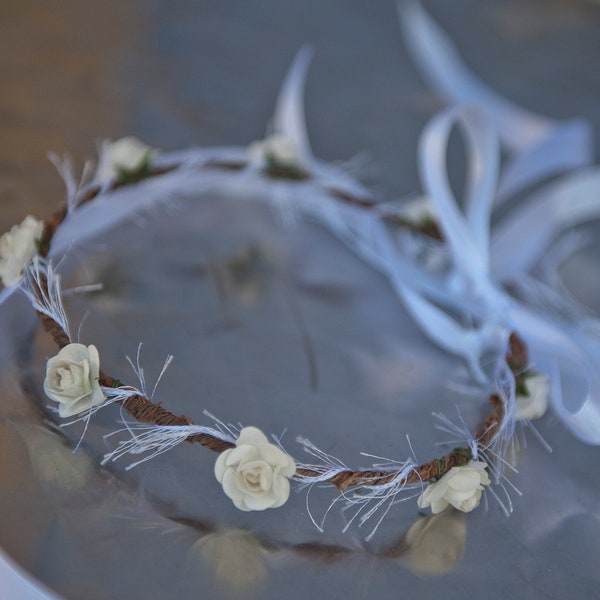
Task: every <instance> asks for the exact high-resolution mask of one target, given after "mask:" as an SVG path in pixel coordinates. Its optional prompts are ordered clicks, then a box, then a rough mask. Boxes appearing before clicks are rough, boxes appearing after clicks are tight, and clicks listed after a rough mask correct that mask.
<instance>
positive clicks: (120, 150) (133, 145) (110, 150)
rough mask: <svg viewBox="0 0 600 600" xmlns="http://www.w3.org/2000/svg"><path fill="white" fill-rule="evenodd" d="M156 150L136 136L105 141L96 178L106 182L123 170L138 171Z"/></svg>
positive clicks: (115, 177) (116, 176) (116, 177)
mask: <svg viewBox="0 0 600 600" xmlns="http://www.w3.org/2000/svg"><path fill="white" fill-rule="evenodd" d="M155 152H156V150H154V149H153V148H151V147H150V146H147V145H146V144H144V143H143V142H141V141H140V140H138V139H137V138H134V137H124V138H121V139H119V140H117V141H115V142H111V141H108V140H107V141H104V142H103V143H102V148H101V151H100V161H99V164H98V168H97V169H96V177H95V179H96V180H97V181H102V182H106V181H112V180H114V179H118V177H119V176H120V175H121V172H125V173H136V172H137V171H139V170H140V169H141V168H142V167H143V166H144V164H145V163H146V161H147V160H148V159H150V158H151V157H152V156H153V154H155Z"/></svg>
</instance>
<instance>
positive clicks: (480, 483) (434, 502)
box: [417, 460, 490, 514]
mask: <svg viewBox="0 0 600 600" xmlns="http://www.w3.org/2000/svg"><path fill="white" fill-rule="evenodd" d="M486 467H487V464H486V463H484V462H482V461H478V460H472V461H471V462H469V463H468V464H466V465H464V466H462V467H452V468H451V469H450V470H449V471H448V472H447V473H446V474H445V475H444V476H443V477H442V478H441V479H440V480H439V481H436V482H435V483H430V484H429V485H428V486H427V487H426V488H425V491H424V492H423V493H422V494H421V495H420V496H419V499H418V501H417V504H418V505H419V508H427V507H428V506H431V512H432V513H434V514H437V513H440V512H442V511H443V510H444V509H445V508H446V507H448V506H449V505H450V504H451V505H452V506H454V508H457V509H458V510H461V511H463V512H471V511H472V510H473V509H474V508H477V507H478V506H479V501H480V500H481V493H482V492H483V488H484V486H486V485H489V484H490V478H489V477H488V474H487V471H486Z"/></svg>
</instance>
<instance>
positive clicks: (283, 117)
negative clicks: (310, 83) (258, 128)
mask: <svg viewBox="0 0 600 600" xmlns="http://www.w3.org/2000/svg"><path fill="white" fill-rule="evenodd" d="M312 55H313V50H312V48H311V47H310V46H303V47H302V48H301V49H300V50H299V52H298V54H296V58H295V59H294V62H293V63H292V66H291V67H290V69H289V71H288V73H287V75H286V77H285V79H284V82H283V84H282V86H281V89H280V91H279V96H278V98H277V104H276V105H275V113H274V115H273V120H272V123H271V129H272V131H271V133H275V134H280V135H283V136H285V137H286V138H288V139H290V140H291V141H292V142H293V144H294V146H295V147H296V148H297V149H298V152H299V153H300V157H301V158H302V160H303V161H304V162H306V163H307V164H310V163H312V162H313V161H314V158H313V154H312V150H311V148H310V142H309V139H308V133H307V130H306V120H305V117H304V85H305V82H306V74H307V72H308V66H309V64H310V61H311V58H312Z"/></svg>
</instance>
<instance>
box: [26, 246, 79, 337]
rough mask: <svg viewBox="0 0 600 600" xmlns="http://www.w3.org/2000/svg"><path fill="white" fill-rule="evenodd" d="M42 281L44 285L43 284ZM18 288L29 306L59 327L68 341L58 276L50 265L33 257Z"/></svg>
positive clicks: (67, 325)
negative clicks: (29, 303)
mask: <svg viewBox="0 0 600 600" xmlns="http://www.w3.org/2000/svg"><path fill="white" fill-rule="evenodd" d="M44 279H45V280H46V285H44V284H43V281H44ZM19 286H20V288H21V289H22V290H23V292H24V293H25V295H26V296H27V298H28V299H29V301H30V302H31V306H33V308H34V309H35V310H37V311H39V312H41V313H43V314H45V315H46V316H48V317H50V318H51V319H52V320H53V321H54V322H55V323H57V324H58V325H60V327H61V328H62V330H63V331H64V332H65V333H66V334H67V336H68V337H69V339H70V338H71V333H70V331H69V320H68V318H67V313H66V312H65V309H64V306H63V303H62V292H61V285H60V275H58V274H57V273H56V272H55V270H54V268H53V266H52V264H51V263H50V262H47V261H45V260H44V259H43V258H41V257H40V256H35V257H34V259H33V261H32V262H31V263H30V264H29V266H28V267H27V269H26V270H25V274H24V276H23V278H22V279H21V282H20V284H19Z"/></svg>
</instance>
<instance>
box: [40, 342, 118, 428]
mask: <svg viewBox="0 0 600 600" xmlns="http://www.w3.org/2000/svg"><path fill="white" fill-rule="evenodd" d="M99 376H100V357H99V356H98V350H97V349H96V346H87V347H86V346H84V345H83V344H69V345H68V346H65V347H64V348H63V349H62V350H61V351H60V352H59V353H58V354H57V355H56V356H54V357H52V358H51V359H49V360H48V362H47V363H46V379H45V380H44V391H45V392H46V395H47V396H48V397H49V398H51V399H52V400H55V401H56V402H58V403H59V406H58V414H59V415H60V416H61V417H63V418H64V417H70V416H72V415H76V414H78V413H81V412H83V411H85V410H88V409H89V408H92V407H94V406H98V405H100V404H102V403H103V402H104V400H105V399H106V397H105V396H104V393H103V392H102V389H101V388H100V384H99V383H98V377H99Z"/></svg>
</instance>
